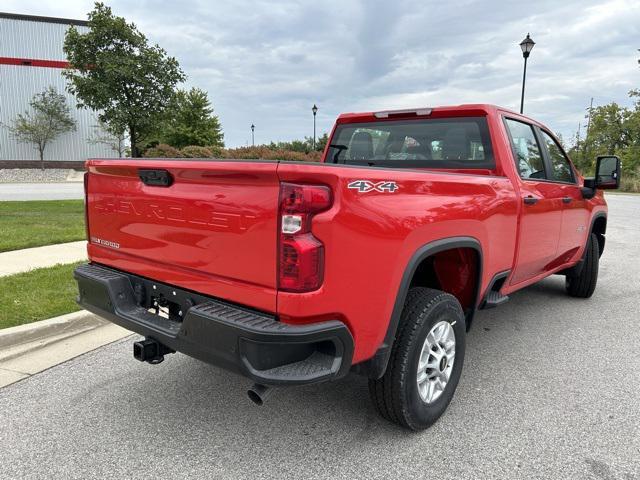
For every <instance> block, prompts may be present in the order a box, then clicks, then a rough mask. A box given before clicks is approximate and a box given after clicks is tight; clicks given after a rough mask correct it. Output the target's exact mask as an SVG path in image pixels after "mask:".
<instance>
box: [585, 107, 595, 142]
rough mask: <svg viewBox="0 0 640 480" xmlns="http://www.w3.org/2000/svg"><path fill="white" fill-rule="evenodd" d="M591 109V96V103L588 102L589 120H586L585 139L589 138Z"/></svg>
mask: <svg viewBox="0 0 640 480" xmlns="http://www.w3.org/2000/svg"><path fill="white" fill-rule="evenodd" d="M591 110H593V97H591V103H590V104H589V120H587V136H586V137H585V139H587V138H589V129H590V128H591Z"/></svg>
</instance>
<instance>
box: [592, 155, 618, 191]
mask: <svg viewBox="0 0 640 480" xmlns="http://www.w3.org/2000/svg"><path fill="white" fill-rule="evenodd" d="M595 180H596V181H595V188H601V189H603V190H613V189H616V188H619V187H620V159H619V158H618V157H616V156H615V155H600V156H599V157H598V159H597V160H596V179H595Z"/></svg>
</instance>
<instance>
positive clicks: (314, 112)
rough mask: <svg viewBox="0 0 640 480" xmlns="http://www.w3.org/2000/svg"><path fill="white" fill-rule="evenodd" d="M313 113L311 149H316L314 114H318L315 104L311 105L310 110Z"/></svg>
mask: <svg viewBox="0 0 640 480" xmlns="http://www.w3.org/2000/svg"><path fill="white" fill-rule="evenodd" d="M311 111H312V112H313V149H314V150H315V149H316V113H318V107H316V104H315V103H314V104H313V108H312V109H311Z"/></svg>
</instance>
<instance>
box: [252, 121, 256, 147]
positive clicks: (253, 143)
mask: <svg viewBox="0 0 640 480" xmlns="http://www.w3.org/2000/svg"><path fill="white" fill-rule="evenodd" d="M255 129H256V126H255V125H254V124H253V123H252V124H251V146H252V147H255V146H256V139H255V136H254V134H253V132H254V131H255Z"/></svg>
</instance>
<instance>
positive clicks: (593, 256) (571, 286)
mask: <svg viewBox="0 0 640 480" xmlns="http://www.w3.org/2000/svg"><path fill="white" fill-rule="evenodd" d="M599 263H600V251H599V249H598V237H597V236H596V234H595V233H592V234H591V235H590V236H589V241H588V243H587V247H586V251H585V256H584V264H583V265H582V270H581V271H580V274H579V275H575V276H569V275H567V279H566V284H565V285H566V289H567V293H568V294H569V295H571V296H572V297H579V298H589V297H590V296H591V295H593V291H594V290H595V289H596V283H597V282H598V267H599Z"/></svg>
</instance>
